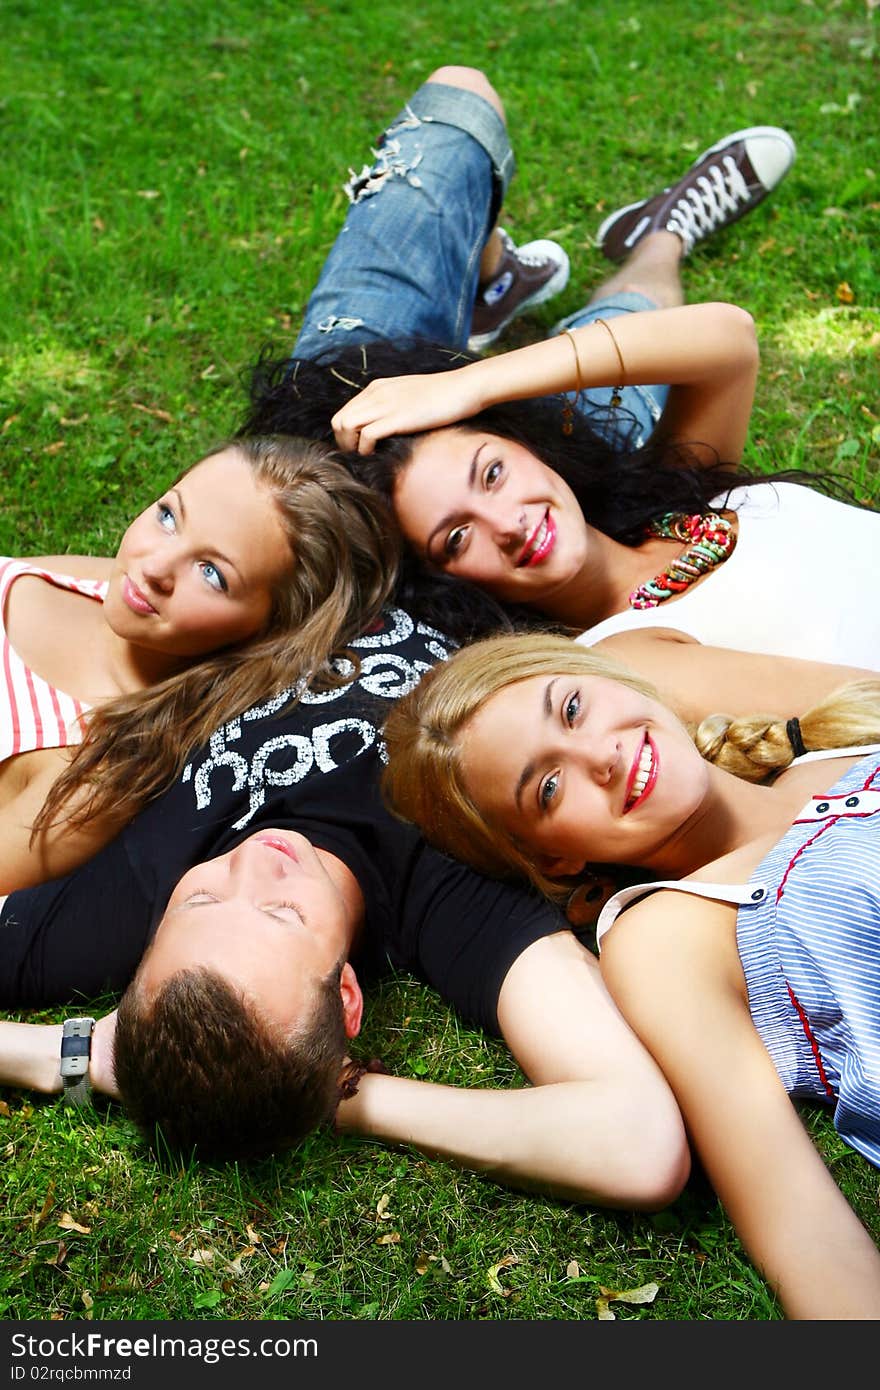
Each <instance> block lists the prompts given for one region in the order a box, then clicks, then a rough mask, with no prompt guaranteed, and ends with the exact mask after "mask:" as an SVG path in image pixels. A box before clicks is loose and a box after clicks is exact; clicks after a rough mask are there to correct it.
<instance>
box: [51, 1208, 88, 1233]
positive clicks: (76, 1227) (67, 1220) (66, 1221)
mask: <svg viewBox="0 0 880 1390" xmlns="http://www.w3.org/2000/svg"><path fill="white" fill-rule="evenodd" d="M58 1225H59V1226H60V1227H61V1229H62V1231H76V1232H78V1234H79V1235H81V1236H87V1235H89V1233H90V1232H91V1229H92V1228H91V1226H81V1225H80V1223H79V1222H78V1221H74V1219H73V1217H72V1216H71V1214H70V1212H69V1211H65V1212H62V1213H61V1215H60V1216H59V1218H58Z"/></svg>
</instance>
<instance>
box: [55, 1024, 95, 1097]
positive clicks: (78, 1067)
mask: <svg viewBox="0 0 880 1390" xmlns="http://www.w3.org/2000/svg"><path fill="white" fill-rule="evenodd" d="M94 1029H95V1020H94V1019H93V1018H67V1019H65V1020H64V1027H63V1028H62V1030H61V1080H62V1082H63V1084H64V1092H63V1100H64V1103H65V1105H84V1104H86V1102H87V1101H88V1100H89V1097H90V1095H91V1090H92V1083H91V1081H90V1080H89V1062H90V1060H91V1056H92V1033H93V1032H94Z"/></svg>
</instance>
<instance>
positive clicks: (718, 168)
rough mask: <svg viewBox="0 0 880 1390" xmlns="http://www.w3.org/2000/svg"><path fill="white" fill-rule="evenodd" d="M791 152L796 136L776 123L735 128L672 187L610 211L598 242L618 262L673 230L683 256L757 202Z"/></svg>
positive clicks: (772, 184)
mask: <svg viewBox="0 0 880 1390" xmlns="http://www.w3.org/2000/svg"><path fill="white" fill-rule="evenodd" d="M794 156H795V144H794V141H793V140H792V138H791V136H790V135H789V134H788V132H787V131H785V130H780V129H779V127H778V126H773V125H758V126H752V127H751V129H749V130H737V131H735V132H734V134H733V135H726V136H725V137H724V139H723V140H719V141H718V143H717V145H712V147H711V149H708V150H704V151H703V153H702V154H701V155H700V157H699V159H696V160H694V162H693V164H692V165H691V167H690V169H688V171H687V173H686V174H685V176H684V178H682V179H679V181H678V183H676V184H673V185H672V187H671V188H664V190H663V192H662V193H656V194H655V195H654V196H653V197H652V198H644V199H642V201H641V202H640V203H630V204H629V205H628V206H627V207H625V208H620V209H618V211H617V212H612V214H611V216H610V217H606V218H605V221H604V222H603V223H602V225H601V227H600V228H599V230H598V232H597V233H596V245H597V246H598V247H599V248H600V250H601V251H602V252H603V254H604V255H606V256H607V257H608V259H609V260H610V261H622V260H624V259H625V258H626V257H627V256H628V255H629V253H630V252H631V251H632V250H633V249H634V247H636V246H637V245H638V244H639V242H640V241H641V240H642V237H644V236H647V235H648V233H649V232H675V234H676V236H679V237H681V240H682V242H683V243H684V254H685V255H687V254H688V252H689V251H691V250H693V248H694V246H695V245H696V244H697V242H698V241H702V240H703V238H704V237H707V236H711V234H712V233H713V232H719V231H720V230H721V228H722V227H729V226H730V224H731V222H736V221H737V220H738V218H740V217H744V216H745V214H746V213H747V212H751V210H752V208H754V207H757V205H758V203H760V202H761V201H762V200H763V199H764V198H766V197H767V194H768V193H770V192H771V191H772V190H773V189H774V188H775V187H776V185H777V184H778V183H781V182H782V180H783V179H784V178H785V176H786V174H787V173H788V171H789V169H790V168H791V166H792V164H793V163H794Z"/></svg>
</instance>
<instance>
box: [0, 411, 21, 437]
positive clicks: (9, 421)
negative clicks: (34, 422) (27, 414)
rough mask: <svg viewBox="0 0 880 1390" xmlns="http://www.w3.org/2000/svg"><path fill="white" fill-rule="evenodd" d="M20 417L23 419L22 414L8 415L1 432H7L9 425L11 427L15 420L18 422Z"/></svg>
mask: <svg viewBox="0 0 880 1390" xmlns="http://www.w3.org/2000/svg"><path fill="white" fill-rule="evenodd" d="M20 419H21V416H20V415H7V417H6V419H5V420H4V421H3V429H2V430H0V434H5V433H6V431H7V430H8V429H9V427H10V426H11V425H14V424H15V422H16V420H20Z"/></svg>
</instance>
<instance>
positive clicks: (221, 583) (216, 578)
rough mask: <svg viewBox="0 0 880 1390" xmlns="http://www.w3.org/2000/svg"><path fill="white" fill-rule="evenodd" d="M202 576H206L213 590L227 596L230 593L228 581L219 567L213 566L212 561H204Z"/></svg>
mask: <svg viewBox="0 0 880 1390" xmlns="http://www.w3.org/2000/svg"><path fill="white" fill-rule="evenodd" d="M202 574H203V575H204V576H205V579H206V580H207V582H208V583H209V584H210V586H211V588H212V589H216V590H217V592H218V594H225V593H226V592H227V591H228V589H229V585H228V584H227V583H226V580H225V579H224V577H223V575H222V573H221V572H220V570H218V568H217V566H216V565H214V564H212V563H211V561H210V560H204V561H203V562H202Z"/></svg>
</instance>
